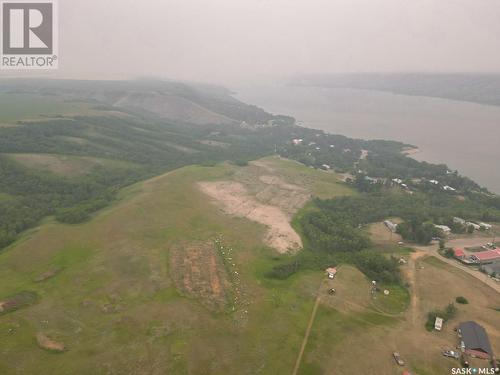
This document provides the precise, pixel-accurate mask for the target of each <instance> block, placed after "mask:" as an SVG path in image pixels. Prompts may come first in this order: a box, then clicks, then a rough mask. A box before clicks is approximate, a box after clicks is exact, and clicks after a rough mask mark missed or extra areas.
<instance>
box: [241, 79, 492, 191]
mask: <svg viewBox="0 0 500 375" xmlns="http://www.w3.org/2000/svg"><path fill="white" fill-rule="evenodd" d="M236 91H237V93H238V95H237V96H238V98H239V99H241V100H243V101H245V102H248V103H252V104H256V105H259V106H261V107H263V108H264V109H266V110H268V111H270V112H273V113H281V114H288V115H291V116H294V117H295V118H296V119H297V120H298V121H299V124H300V125H303V126H307V127H310V128H316V129H323V130H325V131H328V132H330V133H336V134H343V135H346V136H349V137H355V138H363V139H391V140H397V141H402V142H405V143H410V144H413V145H416V146H418V147H419V149H420V150H421V152H420V153H418V154H415V155H413V157H415V158H417V159H419V160H426V161H429V162H433V163H446V164H448V166H450V168H453V169H457V170H458V171H459V172H460V173H461V174H463V175H466V176H468V177H471V178H472V179H474V180H475V181H476V182H478V183H479V184H481V185H483V186H486V187H487V188H488V189H490V190H491V191H494V192H496V193H500V165H498V164H499V163H500V107H496V106H487V105H480V104H474V103H467V102H459V101H453V100H446V99H439V98H429V97H416V96H405V95H396V94H391V93H386V92H379V91H368V90H351V89H327V88H315V87H288V86H279V85H275V86H271V85H267V86H253V87H240V88H238V89H237V90H236Z"/></svg>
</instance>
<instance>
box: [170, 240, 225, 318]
mask: <svg viewBox="0 0 500 375" xmlns="http://www.w3.org/2000/svg"><path fill="white" fill-rule="evenodd" d="M170 270H171V272H170V273H171V277H172V279H173V281H174V284H175V286H176V288H177V289H178V290H179V291H180V292H181V293H182V294H184V295H187V296H189V297H194V298H196V299H198V300H199V301H200V302H201V303H202V304H203V305H204V306H205V307H207V308H208V309H210V310H213V311H223V310H224V309H225V308H226V306H227V303H228V301H229V293H230V289H231V283H230V281H229V278H228V276H227V272H226V270H225V268H224V265H223V263H222V260H221V259H220V258H219V255H218V253H217V250H216V249H215V246H214V244H213V243H212V242H210V241H191V242H183V243H181V244H177V245H175V246H173V247H171V249H170Z"/></svg>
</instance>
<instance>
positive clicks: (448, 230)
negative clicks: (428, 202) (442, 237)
mask: <svg viewBox="0 0 500 375" xmlns="http://www.w3.org/2000/svg"><path fill="white" fill-rule="evenodd" d="M434 227H435V228H437V229H439V230H441V231H442V232H443V233H444V234H446V235H448V234H450V233H451V228H450V227H448V226H446V225H434Z"/></svg>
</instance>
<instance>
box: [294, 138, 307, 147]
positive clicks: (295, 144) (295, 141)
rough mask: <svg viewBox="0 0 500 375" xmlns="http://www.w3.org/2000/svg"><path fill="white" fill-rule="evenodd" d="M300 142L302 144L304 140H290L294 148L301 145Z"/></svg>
mask: <svg viewBox="0 0 500 375" xmlns="http://www.w3.org/2000/svg"><path fill="white" fill-rule="evenodd" d="M302 142H304V140H303V139H299V138H297V139H292V143H293V145H294V146H299V145H301V144H302Z"/></svg>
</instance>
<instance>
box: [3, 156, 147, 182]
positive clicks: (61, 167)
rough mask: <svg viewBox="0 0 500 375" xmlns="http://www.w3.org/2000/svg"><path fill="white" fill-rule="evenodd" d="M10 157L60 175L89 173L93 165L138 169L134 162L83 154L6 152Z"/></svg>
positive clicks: (23, 163) (36, 168) (24, 164)
mask: <svg viewBox="0 0 500 375" xmlns="http://www.w3.org/2000/svg"><path fill="white" fill-rule="evenodd" d="M6 155H7V156H8V157H9V158H10V159H12V160H14V161H16V162H17V163H19V164H21V165H23V166H24V167H27V168H31V169H34V170H38V171H46V172H51V173H54V174H57V175H60V176H65V177H75V176H81V175H85V174H89V173H90V172H91V171H92V170H93V169H94V168H95V167H104V168H108V169H113V168H115V169H132V168H136V169H138V168H139V166H138V165H136V164H134V163H127V162H123V161H118V160H111V159H103V158H93V157H85V156H81V157H80V156H73V155H58V154H20V153H17V154H6Z"/></svg>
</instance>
